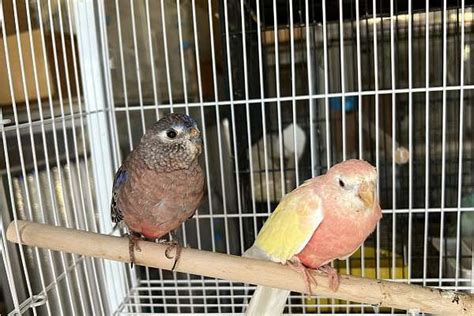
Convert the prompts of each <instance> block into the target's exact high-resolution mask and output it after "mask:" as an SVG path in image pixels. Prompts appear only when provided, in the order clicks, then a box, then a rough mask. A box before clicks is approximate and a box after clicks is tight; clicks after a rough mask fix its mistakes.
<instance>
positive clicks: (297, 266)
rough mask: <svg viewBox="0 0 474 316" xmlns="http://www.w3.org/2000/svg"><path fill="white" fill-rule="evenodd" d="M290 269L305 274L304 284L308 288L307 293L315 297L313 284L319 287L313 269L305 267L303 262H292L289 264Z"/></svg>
mask: <svg viewBox="0 0 474 316" xmlns="http://www.w3.org/2000/svg"><path fill="white" fill-rule="evenodd" d="M289 267H290V268H292V269H293V270H295V271H296V272H298V273H302V274H303V278H304V283H305V286H306V291H307V292H308V293H309V295H311V296H312V295H313V292H312V290H311V284H313V285H314V286H317V285H318V283H317V282H316V278H315V277H314V275H313V274H312V273H311V271H312V269H309V268H307V267H305V266H304V265H303V264H302V263H301V262H299V261H290V262H289Z"/></svg>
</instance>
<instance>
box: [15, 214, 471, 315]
mask: <svg viewBox="0 0 474 316" xmlns="http://www.w3.org/2000/svg"><path fill="white" fill-rule="evenodd" d="M7 239H8V240H9V241H11V242H15V243H21V244H24V245H28V246H34V247H41V248H48V249H52V250H57V251H65V252H71V253H75V254H80V255H84V256H91V257H97V258H104V259H110V260H116V261H121V262H128V261H129V256H128V239H127V238H121V237H116V236H109V235H102V234H97V233H91V232H86V231H80V230H75V229H69V228H64V227H58V226H51V225H44V224H38V223H33V222H28V221H17V222H12V223H10V225H9V226H8V229H7ZM140 247H141V252H136V263H137V264H138V265H143V266H148V267H153V268H160V269H166V270H170V269H171V268H172V266H173V260H170V259H167V258H166V256H165V250H166V246H164V245H160V244H156V243H153V242H145V241H142V242H140ZM176 271H179V272H185V273H191V274H196V275H203V276H207V277H213V278H219V279H226V280H232V281H237V282H243V283H250V284H258V285H265V286H270V287H275V288H282V289H288V290H291V291H295V292H300V293H306V287H305V283H304V280H303V278H302V276H301V275H300V274H299V273H297V272H295V271H294V270H292V269H290V268H288V267H286V266H283V265H280V264H276V263H272V262H265V261H260V260H253V259H247V258H242V257H238V256H232V255H225V254H220V253H214V252H209V251H202V250H195V249H190V248H185V249H183V251H182V253H181V258H180V260H179V262H178V264H177V266H176ZM314 275H315V278H316V280H317V282H318V285H317V286H315V287H313V289H312V292H313V293H314V294H317V295H320V296H322V297H328V298H337V299H342V300H348V301H353V302H361V303H367V304H373V305H379V306H386V307H393V308H398V309H403V310H417V311H420V312H426V313H433V314H443V315H446V314H455V315H474V296H473V295H469V294H466V293H459V292H454V291H446V290H438V289H433V288H427V287H421V286H417V285H410V284H403V283H397V282H389V281H382V280H373V279H367V278H358V277H353V276H349V275H342V276H341V283H340V286H339V289H338V291H337V292H333V291H331V290H330V289H329V287H328V279H327V277H326V276H325V275H323V274H320V273H317V272H314Z"/></svg>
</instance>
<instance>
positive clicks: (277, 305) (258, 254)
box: [243, 245, 290, 316]
mask: <svg viewBox="0 0 474 316" xmlns="http://www.w3.org/2000/svg"><path fill="white" fill-rule="evenodd" d="M243 257H247V258H253V259H260V260H268V261H270V258H269V257H268V256H267V255H266V254H265V253H264V252H263V251H262V250H261V249H260V248H258V247H257V246H255V245H253V246H252V247H250V248H249V249H248V250H247V251H246V252H245V253H244V254H243ZM288 295H290V291H288V290H282V289H275V288H271V287H266V286H261V285H259V286H257V289H256V290H255V292H254V293H253V296H252V298H251V299H250V303H249V306H248V307H247V310H246V312H245V315H248V316H261V315H264V316H266V315H281V314H282V313H283V310H284V309H285V303H286V299H287V298H288Z"/></svg>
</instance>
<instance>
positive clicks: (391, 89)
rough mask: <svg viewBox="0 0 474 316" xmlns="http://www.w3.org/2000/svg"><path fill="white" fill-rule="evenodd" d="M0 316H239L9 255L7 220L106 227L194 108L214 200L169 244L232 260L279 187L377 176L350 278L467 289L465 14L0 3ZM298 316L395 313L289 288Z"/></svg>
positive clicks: (213, 287) (232, 298)
mask: <svg viewBox="0 0 474 316" xmlns="http://www.w3.org/2000/svg"><path fill="white" fill-rule="evenodd" d="M0 4H1V6H0V8H1V10H0V20H1V24H0V29H1V32H2V33H1V35H0V37H1V43H0V80H1V81H0V82H1V88H0V89H1V91H0V129H1V133H2V145H3V151H2V155H1V156H0V159H1V161H0V168H1V170H2V182H1V183H0V196H1V199H0V202H1V208H2V212H1V225H0V229H1V232H2V243H1V245H2V247H1V248H0V251H1V252H0V255H1V256H2V263H1V264H0V267H1V269H0V277H1V290H2V294H3V297H1V298H2V300H0V303H1V302H3V303H2V304H0V313H11V314H33V315H36V314H41V315H42V314H46V315H90V314H93V315H95V314H97V315H109V314H117V315H122V314H124V315H125V314H127V315H131V314H145V313H219V314H225V313H242V312H243V311H244V310H245V306H246V304H247V303H248V299H249V298H250V296H251V294H252V292H253V289H254V287H253V286H251V285H248V284H240V283H233V282H229V281H226V280H216V279H210V278H205V277H201V276H195V275H188V274H182V273H175V272H174V273H171V272H166V271H161V270H156V269H149V268H141V267H137V268H134V269H132V270H130V269H129V266H128V265H124V264H119V263H116V262H110V261H107V260H99V259H93V258H87V257H83V256H77V255H71V254H67V253H56V252H52V251H48V250H44V249H37V248H31V247H26V246H14V245H13V244H11V243H9V242H7V241H6V239H5V235H4V234H3V232H4V229H5V227H6V226H7V225H8V223H10V221H12V220H14V219H28V220H33V221H37V222H41V223H50V224H54V225H63V226H67V227H73V228H77V229H84V230H90V231H94V232H102V233H110V232H111V230H112V223H111V221H110V212H109V207H110V205H109V202H110V193H111V185H112V179H113V174H114V172H115V170H116V169H117V168H118V166H119V165H120V164H121V161H122V159H123V157H125V155H126V154H127V153H128V152H129V151H130V150H131V149H133V146H134V145H136V144H137V142H138V140H139V138H140V137H141V135H142V134H143V132H144V131H145V129H146V127H147V126H149V125H150V124H152V123H153V122H154V121H156V119H158V118H159V117H161V116H162V115H163V114H165V113H168V112H170V111H179V112H186V113H189V114H191V115H192V116H193V117H194V118H195V119H197V121H198V122H199V126H200V128H201V130H202V133H203V135H204V153H203V155H202V165H203V166H204V167H205V173H206V181H207V188H208V200H207V201H206V202H205V203H204V204H203V205H202V206H201V207H200V208H199V210H198V212H197V214H196V216H195V217H194V218H193V219H191V220H189V221H187V222H186V223H185V224H183V226H182V228H181V229H180V231H179V235H180V236H181V238H182V239H183V240H184V242H185V243H186V244H187V245H189V246H191V247H195V248H199V249H206V250H212V251H217V252H224V253H228V254H236V255H240V254H241V253H242V252H243V251H244V250H245V249H246V248H248V247H249V246H250V245H251V244H252V242H253V240H254V238H255V236H256V234H257V232H258V230H259V228H260V227H261V226H262V224H263V222H264V220H265V219H266V218H267V217H268V215H269V214H270V212H271V211H272V210H273V209H274V207H275V206H276V204H277V203H278V200H279V199H280V198H281V196H282V195H283V194H284V193H285V192H289V191H290V190H292V189H293V188H295V187H296V186H297V185H299V184H301V183H302V182H303V181H304V180H305V179H307V178H310V177H312V176H316V175H319V174H321V173H323V172H325V170H327V168H328V166H331V165H333V164H334V163H336V162H338V161H342V160H345V159H348V158H362V159H365V160H368V161H369V162H371V163H372V164H374V165H375V166H376V167H377V170H378V172H379V179H378V182H379V183H378V194H379V197H380V201H381V206H382V208H383V213H384V217H383V219H382V221H381V222H380V223H379V225H378V226H377V230H376V232H375V233H374V234H373V235H372V236H371V237H370V238H369V239H368V240H367V241H366V243H365V244H364V245H363V246H362V248H361V249H360V251H358V252H357V253H355V254H354V255H353V256H352V257H350V258H348V259H347V260H346V261H342V262H335V263H334V265H335V267H336V268H337V269H338V270H339V271H340V272H343V273H351V274H355V275H361V276H366V277H374V278H375V277H377V278H384V279H388V280H393V281H397V282H409V283H414V284H422V285H426V286H433V287H437V288H446V289H456V290H462V291H468V292H473V291H474V277H473V275H472V271H473V266H474V259H473V252H472V244H473V239H474V231H473V227H474V179H473V176H472V170H473V141H472V140H473V127H472V122H473V93H472V91H473V89H474V82H473V80H474V77H473V75H472V72H471V70H472V69H473V65H474V63H472V58H470V50H471V47H472V43H473V41H472V37H473V34H474V33H473V27H474V24H473V9H472V2H470V1H466V3H465V0H461V1H448V0H444V1H443V2H434V1H433V2H430V1H426V2H418V1H408V2H406V1H394V0H390V1H388V0H379V1H375V0H373V1H359V0H355V1H354V0H351V1H345V0H344V1H342V0H339V1H338V2H336V1H317V2H315V1H309V0H305V1H303V0H301V1H288V0H285V1H280V0H273V1H258V0H257V1H245V0H240V1H238V0H235V1H234V0H208V1H195V0H192V1H189V0H182V1H179V0H177V1H163V0H161V1H150V0H140V1H134V0H130V1H123V0H102V1H98V2H95V1H92V0H49V1H46V0H36V1H22V0H18V1H17V0H0ZM285 311H286V312H287V313H290V314H305V313H347V314H348V313H365V312H368V313H373V312H381V313H393V312H397V313H398V312H402V313H403V312H404V311H399V310H393V309H379V308H378V307H377V306H370V305H369V306H368V305H363V304H358V303H353V302H346V301H339V300H334V299H326V298H324V297H315V298H308V297H306V296H303V295H301V294H292V295H291V296H290V298H289V299H288V302H287V307H286V309H285Z"/></svg>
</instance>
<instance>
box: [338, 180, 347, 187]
mask: <svg viewBox="0 0 474 316" xmlns="http://www.w3.org/2000/svg"><path fill="white" fill-rule="evenodd" d="M339 185H340V186H341V188H343V187H345V186H346V184H345V183H344V181H342V180H341V179H339Z"/></svg>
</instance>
